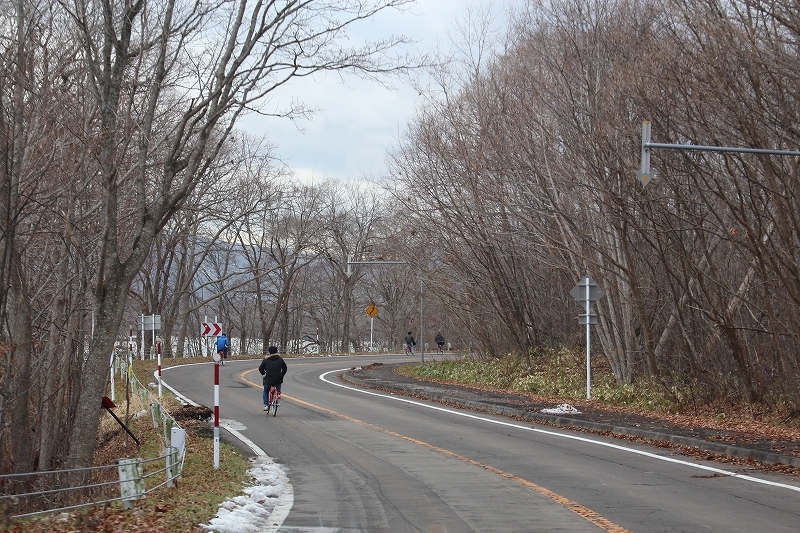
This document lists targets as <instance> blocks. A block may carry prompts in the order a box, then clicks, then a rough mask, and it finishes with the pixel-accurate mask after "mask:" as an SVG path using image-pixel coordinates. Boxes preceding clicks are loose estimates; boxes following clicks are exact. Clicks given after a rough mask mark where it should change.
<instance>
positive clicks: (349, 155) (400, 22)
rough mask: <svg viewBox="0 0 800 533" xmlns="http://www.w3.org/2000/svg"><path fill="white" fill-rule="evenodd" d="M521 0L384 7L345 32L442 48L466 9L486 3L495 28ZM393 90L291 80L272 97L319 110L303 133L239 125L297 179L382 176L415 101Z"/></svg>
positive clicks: (398, 85)
mask: <svg viewBox="0 0 800 533" xmlns="http://www.w3.org/2000/svg"><path fill="white" fill-rule="evenodd" d="M521 3H522V0H494V1H493V0H417V3H416V4H415V5H413V6H411V9H410V11H408V12H398V11H396V10H387V11H385V12H383V13H381V14H380V16H378V17H376V18H375V19H374V20H372V21H365V22H364V23H363V26H361V27H360V28H357V27H354V28H353V30H352V31H351V32H350V33H351V35H352V37H353V38H354V40H355V39H358V38H363V37H364V36H367V37H371V38H373V39H374V38H378V37H379V36H381V35H385V36H389V35H405V36H407V37H409V38H411V39H413V40H414V41H418V43H417V44H416V47H417V48H420V49H422V50H424V51H435V50H436V49H437V48H438V49H449V48H450V47H451V40H450V37H448V32H449V33H451V34H452V33H453V26H454V24H455V21H456V19H457V18H458V17H460V18H463V17H464V16H465V14H466V11H467V10H468V8H469V7H470V6H472V7H475V6H480V7H485V6H487V5H490V4H491V6H492V7H491V8H492V10H493V12H495V15H496V24H497V25H504V24H505V23H504V20H503V16H502V15H503V14H504V13H505V11H506V8H507V6H508V5H509V4H514V5H519V4H521ZM392 83H393V84H394V85H395V89H394V90H391V89H387V88H385V87H383V86H381V85H380V84H379V83H376V82H368V81H363V80H359V79H357V78H354V77H350V78H348V80H347V85H344V84H342V83H341V82H340V81H339V78H338V76H336V75H328V76H325V75H319V76H317V77H316V78H313V79H312V78H305V79H299V80H294V82H293V83H292V84H291V85H290V86H288V87H287V88H286V89H285V90H283V92H282V93H279V95H278V96H279V98H282V99H283V98H286V99H291V97H295V98H296V99H300V100H302V101H303V102H304V103H305V104H306V105H307V106H308V107H312V108H317V109H319V110H320V111H319V112H318V113H317V114H316V115H315V116H314V117H313V118H312V119H310V120H304V121H302V122H301V126H302V127H303V128H304V131H302V132H301V131H298V129H297V127H296V126H295V125H294V124H293V123H292V122H290V121H289V120H285V119H278V118H265V117H260V116H256V115H250V116H248V117H246V118H245V120H244V121H243V123H242V127H243V128H244V129H245V130H248V131H251V132H253V133H256V134H259V135H260V134H267V136H268V138H269V140H270V141H271V142H272V143H273V144H276V145H278V156H279V157H280V158H281V159H282V160H283V161H284V162H285V163H286V164H287V165H288V166H289V167H290V168H291V169H292V170H293V171H294V173H295V176H296V177H298V178H300V179H304V180H307V179H310V178H313V179H315V180H317V181H319V180H322V179H326V178H336V179H341V180H349V179H359V178H362V177H364V176H381V175H383V174H385V171H386V166H385V162H384V161H385V155H386V152H387V150H389V149H391V147H393V146H395V145H396V140H397V139H398V137H400V136H401V135H402V133H403V132H404V131H405V127H406V124H407V122H408V120H409V119H410V118H411V117H412V116H413V113H414V109H415V106H417V105H419V104H420V103H421V100H420V96H419V94H418V93H417V91H415V90H414V89H413V88H412V87H411V85H410V84H406V83H403V82H401V81H393V82H392Z"/></svg>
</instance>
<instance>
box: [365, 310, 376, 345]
mask: <svg viewBox="0 0 800 533" xmlns="http://www.w3.org/2000/svg"><path fill="white" fill-rule="evenodd" d="M364 312H365V313H367V316H369V351H372V331H373V329H374V326H375V317H376V316H378V308H377V307H375V304H369V306H368V307H367V308H366V309H364Z"/></svg>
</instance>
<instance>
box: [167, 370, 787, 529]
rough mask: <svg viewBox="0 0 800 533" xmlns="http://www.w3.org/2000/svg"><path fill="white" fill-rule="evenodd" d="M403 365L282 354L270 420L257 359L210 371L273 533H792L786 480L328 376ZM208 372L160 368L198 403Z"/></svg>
mask: <svg viewBox="0 0 800 533" xmlns="http://www.w3.org/2000/svg"><path fill="white" fill-rule="evenodd" d="M403 360H406V361H407V360H408V358H406V357H402V356H386V355H383V356H361V357H327V358H321V357H315V358H301V359H287V364H288V366H289V372H288V374H287V377H286V380H285V382H284V386H283V397H282V401H281V407H280V409H279V411H278V416H277V417H274V418H273V417H272V416H269V417H267V415H266V413H264V412H263V411H262V402H261V379H260V376H259V374H258V370H257V368H258V364H259V362H260V361H258V360H253V361H233V360H230V361H228V362H226V364H225V366H223V367H221V368H220V417H221V418H222V419H224V420H226V421H231V422H234V423H238V424H239V427H240V428H246V429H241V430H240V432H241V433H242V434H244V435H245V436H246V437H247V438H248V439H249V440H251V441H252V442H254V443H255V444H257V445H258V446H259V447H261V448H262V449H263V450H265V451H266V452H267V454H268V455H269V456H270V457H272V458H273V459H274V460H275V461H276V462H277V463H279V464H281V465H282V466H283V468H284V470H285V471H286V474H287V475H288V477H289V479H290V480H291V481H292V484H293V489H294V503H293V505H292V507H291V510H290V512H289V513H288V515H286V517H285V520H284V521H283V523H282V525H281V526H280V529H278V531H280V532H282V533H337V532H338V533H355V532H392V533H405V532H431V533H433V532H436V533H445V532H459V533H461V532H539V531H541V532H555V531H566V532H575V533H580V532H603V531H610V532H625V531H630V532H632V533H655V532H704V531H709V532H726V533H733V532H748V533H751V532H759V531H763V532H773V533H778V532H787V533H788V532H792V533H797V532H798V531H800V484H798V483H797V482H796V481H795V480H793V479H792V478H789V477H787V476H782V475H779V474H774V475H772V474H765V473H762V472H757V471H752V470H746V469H743V468H737V467H731V466H725V465H720V464H717V463H712V462H703V461H696V460H692V459H688V458H686V457H683V456H680V455H676V454H674V452H672V451H671V450H669V449H660V448H653V447H648V446H644V445H638V444H631V443H628V442H625V441H620V440H615V439H612V438H606V437H598V436H596V435H590V434H585V433H580V432H570V431H561V430H558V429H553V428H550V427H546V426H536V425H532V424H530V423H523V422H517V421H515V420H513V419H508V418H503V417H499V416H492V415H486V414H483V413H477V412H473V411H469V410H462V409H456V408H450V407H446V406H443V405H440V404H436V403H432V402H425V401H421V400H416V399H413V398H405V397H401V396H395V395H390V394H385V393H378V392H375V391H367V390H358V389H356V388H354V387H352V386H351V385H348V384H346V383H343V382H341V381H340V380H339V379H338V377H337V376H338V375H339V374H340V373H341V371H344V370H346V369H349V368H352V367H354V366H366V365H368V364H370V363H372V362H383V363H390V362H397V361H403ZM213 376H214V373H213V366H212V364H210V363H206V364H199V365H191V366H177V367H173V368H169V369H166V370H165V371H164V373H163V379H164V380H165V382H167V383H168V384H169V385H170V386H171V387H173V388H174V389H176V390H177V391H178V392H180V393H181V394H183V395H185V396H187V397H188V398H190V399H192V400H193V401H195V402H197V403H200V404H203V405H206V406H209V407H213V406H214V388H213V383H214V378H213ZM228 440H233V439H232V438H231V439H228ZM222 466H223V467H224V465H222Z"/></svg>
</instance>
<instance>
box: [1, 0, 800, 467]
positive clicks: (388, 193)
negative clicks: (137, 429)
mask: <svg viewBox="0 0 800 533" xmlns="http://www.w3.org/2000/svg"><path fill="white" fill-rule="evenodd" d="M404 3H405V2H392V1H382V2H358V1H355V0H351V1H342V2H327V3H325V6H326V9H325V10H323V11H315V10H314V9H312V8H309V6H313V5H315V2H291V1H286V2H279V3H276V4H275V5H276V6H278V7H275V6H272V7H270V8H264V7H260V4H258V5H256V6H255V7H254V6H250V5H249V4H248V3H247V2H240V3H236V4H234V3H230V2H218V3H215V2H212V3H206V2H200V3H195V2H187V3H182V2H177V1H175V2H171V1H161V2H147V1H145V0H138V1H131V0H128V1H126V2H123V3H113V2H109V1H97V2H95V1H90V0H62V1H60V2H57V3H55V4H53V3H46V2H41V3H40V2H37V1H32V0H27V1H26V0H16V1H13V2H6V3H4V4H2V6H3V9H2V11H1V12H0V18H1V19H2V24H3V26H4V28H6V30H7V31H5V32H3V37H2V41H0V43H1V44H2V53H1V55H0V88H2V91H1V93H0V94H1V95H2V96H1V98H2V100H0V156H2V161H3V165H2V167H1V168H2V174H0V184H1V185H0V230H2V232H1V233H0V252H1V253H2V262H0V325H1V326H2V330H0V331H1V332H2V350H0V356H1V357H0V471H1V472H14V471H16V472H21V471H32V470H49V469H52V468H57V467H60V466H64V465H85V464H89V463H90V462H91V456H92V453H93V449H94V446H93V444H92V443H93V442H94V440H95V435H96V428H97V423H98V420H99V413H100V401H99V399H100V398H101V397H102V396H103V395H104V394H105V391H106V387H107V383H108V366H109V358H110V355H111V354H112V352H113V351H114V347H115V343H121V344H122V345H123V346H125V347H126V348H127V341H128V334H129V330H130V329H133V330H134V331H135V332H137V333H138V320H139V318H138V317H139V316H140V315H142V314H145V315H149V314H158V315H161V316H162V330H161V331H160V332H159V337H160V340H161V343H162V345H163V349H164V356H166V357H194V356H199V355H202V354H203V341H202V339H201V338H200V336H199V325H200V322H201V321H204V319H205V318H206V317H208V318H215V317H216V318H218V319H219V321H221V322H222V323H223V325H224V327H225V329H226V332H227V333H228V336H229V337H230V338H231V339H232V340H233V349H234V352H235V353H251V354H259V353H264V351H265V349H266V347H267V346H268V345H269V344H277V345H279V346H280V347H281V349H282V350H283V351H286V352H297V351H303V350H305V349H308V348H310V347H313V349H315V350H316V349H318V350H320V351H322V352H341V351H349V350H356V351H366V350H368V349H370V348H371V347H370V346H369V340H370V322H369V318H368V317H367V316H366V315H365V313H364V308H365V307H366V306H367V305H369V304H372V303H374V304H375V305H376V306H377V307H378V308H379V309H380V312H379V314H378V316H377V318H376V319H375V324H374V328H375V330H374V333H375V335H374V340H375V342H374V346H372V348H373V349H376V350H392V349H397V348H398V347H399V345H400V340H401V339H402V336H403V333H404V332H405V331H407V330H409V329H412V330H414V332H415V333H418V332H419V331H420V327H421V326H423V325H424V328H425V334H426V335H425V337H426V338H425V340H427V341H428V342H429V343H430V342H431V341H432V338H433V336H434V335H435V333H436V331H437V330H439V329H441V330H442V331H443V332H444V334H445V336H446V337H447V340H448V341H449V342H451V343H452V345H453V348H454V349H456V350H458V351H460V352H463V353H471V354H474V355H476V356H479V357H496V356H502V355H504V354H507V353H515V354H518V355H520V356H523V357H527V358H528V362H529V366H531V367H534V366H535V365H536V363H537V357H538V356H539V354H540V353H542V350H543V349H544V348H548V347H556V346H569V347H574V348H579V347H580V346H582V343H583V342H584V341H583V339H582V333H583V330H582V328H580V327H579V326H578V323H577V315H578V314H579V313H580V312H582V311H581V310H580V309H579V306H578V303H577V302H575V301H573V300H572V298H571V297H570V296H569V290H570V289H571V288H572V287H573V286H574V285H575V284H576V283H577V282H578V281H579V280H580V279H581V278H582V277H584V276H586V275H589V276H591V277H592V278H593V279H595V280H596V281H597V282H598V283H599V284H600V285H601V286H602V288H603V290H604V291H605V297H604V298H603V299H602V300H601V301H599V302H598V304H597V306H596V308H595V309H596V312H597V314H598V319H599V323H598V326H597V327H595V328H593V329H592V331H593V335H595V336H596V340H594V341H593V348H594V350H595V351H594V353H595V357H602V358H604V359H605V360H606V361H607V362H608V365H609V366H610V367H611V369H612V371H613V373H614V376H615V378H616V380H617V382H618V383H620V384H625V383H630V382H632V381H634V380H637V379H649V380H652V381H653V382H654V383H658V384H660V386H662V387H663V388H664V390H665V391H666V392H668V393H669V394H672V395H674V396H675V397H676V398H677V399H681V400H684V401H686V400H687V398H689V397H690V398H689V399H691V400H693V401H705V400H707V399H730V400H731V401H746V402H751V403H753V404H758V405H763V406H765V407H766V408H769V407H770V406H781V407H782V408H787V407H788V408H789V411H791V412H794V413H800V365H799V359H798V356H797V353H800V338H798V335H800V330H799V329H798V328H799V327H800V311H799V310H798V309H800V308H799V307H798V304H800V210H799V209H798V205H797V201H798V200H797V198H798V197H800V196H799V195H798V194H796V189H797V188H798V185H797V184H796V183H795V182H796V181H797V180H798V177H800V176H798V172H799V171H800V167H799V166H798V163H799V162H798V160H797V158H796V157H781V156H774V155H753V154H737V153H728V154H720V153H710V152H695V151H693V152H688V151H684V152H681V151H666V150H662V151H659V150H657V149H654V150H653V152H652V163H651V164H652V167H653V168H654V169H656V171H657V173H656V176H655V177H654V178H653V180H652V181H651V182H650V183H649V185H647V187H643V186H642V184H641V183H640V182H639V180H638V179H637V176H636V170H637V168H638V167H639V154H640V146H641V125H642V122H643V121H645V120H649V121H651V122H652V135H653V140H654V142H659V143H677V144H697V145H710V146H731V147H753V148H772V149H786V150H797V149H798V148H800V142H798V141H799V140H800V132H798V129H797V128H798V124H800V120H798V118H800V117H798V114H799V113H800V106H798V104H799V103H800V98H798V97H799V96H800V94H798V92H800V83H798V82H799V81H800V79H799V78H800V68H798V67H800V5H798V3H797V2H796V1H789V2H785V1H731V0H726V1H720V0H699V1H691V2H690V1H688V0H667V1H666V2H665V1H655V0H628V1H626V0H596V1H593V0H553V1H539V0H529V1H528V2H527V3H526V4H525V9H523V10H522V11H520V12H518V13H515V14H514V16H512V17H509V20H511V21H512V22H511V26H510V27H508V28H506V31H505V32H504V33H503V34H502V35H490V34H489V33H487V30H486V28H488V27H489V25H487V24H485V22H486V20H485V17H486V15H476V14H473V18H472V19H470V20H467V21H465V23H464V25H463V27H461V34H462V39H463V42H462V43H461V46H459V48H458V49H459V50H461V52H462V53H461V55H460V56H458V57H455V58H447V61H441V62H438V66H435V67H432V68H431V70H430V80H432V82H433V83H432V84H431V85H429V86H427V87H426V88H424V89H421V90H423V91H424V92H425V96H426V101H425V105H424V106H421V107H420V108H419V110H418V112H417V114H416V115H415V116H414V117H413V118H411V119H410V121H409V124H408V128H407V131H406V132H405V134H404V135H403V136H402V138H401V139H400V141H399V144H398V146H396V147H395V148H394V149H393V150H392V151H391V152H390V153H389V155H388V159H389V163H390V165H389V172H388V175H386V176H381V177H380V178H381V179H380V180H376V182H375V183H362V182H353V183H340V182H336V181H319V182H315V183H305V182H299V181H297V180H295V179H294V178H292V175H291V169H289V168H286V167H285V166H284V165H283V164H281V163H280V154H279V152H278V148H276V147H275V146H274V145H273V144H270V139H269V138H268V136H267V139H266V140H265V139H257V138H253V137H252V136H249V135H246V134H244V133H242V132H241V131H239V130H237V128H236V124H237V121H238V119H239V118H240V117H241V116H242V114H243V113H246V112H254V111H255V112H262V113H264V114H283V115H287V116H294V117H298V118H299V117H301V116H303V115H305V114H306V113H307V110H306V108H304V107H291V108H290V109H284V110H282V111H281V112H280V113H278V112H276V111H268V110H265V109H262V108H259V102H263V97H264V96H266V95H269V94H270V92H271V91H272V90H273V89H274V88H276V87H279V86H281V85H283V84H285V83H288V82H289V81H290V80H291V79H292V78H301V77H303V76H306V75H308V74H309V73H311V72H314V71H318V70H339V69H349V70H354V71H357V72H360V73H362V74H363V75H367V76H379V75H383V74H387V73H391V72H395V71H403V70H405V69H406V68H408V67H411V66H414V65H412V64H411V63H410V61H409V60H408V59H405V58H401V57H396V56H394V55H392V54H393V50H395V47H396V45H398V44H401V43H402V40H401V39H395V38H393V37H390V36H387V37H386V40H385V41H382V42H377V43H372V44H371V45H365V48H358V49H350V48H347V47H345V46H344V45H343V43H342V41H340V40H339V38H340V37H341V36H342V33H341V32H342V31H344V30H345V29H346V27H347V26H348V24H350V23H355V22H358V21H359V20H361V19H363V18H368V17H369V16H370V14H371V13H373V12H374V11H375V10H380V9H384V8H387V7H392V6H396V5H402V4H404ZM273 9H277V11H271V10H273ZM482 17H484V18H482ZM312 50H314V52H311V51H312ZM797 192H800V191H797ZM348 257H352V258H354V259H356V260H360V261H372V262H375V263H377V262H380V261H392V262H397V261H407V262H408V264H407V265H397V264H387V265H384V266H381V265H377V264H372V265H365V264H358V265H352V268H351V270H352V274H350V275H348V265H347V258H348ZM421 289H422V290H423V291H424V292H423V293H422V294H421V292H420V291H421ZM421 302H423V303H424V306H423V308H422V309H421V308H420V303H421ZM421 319H422V321H423V324H421V323H420V320H421ZM317 341H318V344H317Z"/></svg>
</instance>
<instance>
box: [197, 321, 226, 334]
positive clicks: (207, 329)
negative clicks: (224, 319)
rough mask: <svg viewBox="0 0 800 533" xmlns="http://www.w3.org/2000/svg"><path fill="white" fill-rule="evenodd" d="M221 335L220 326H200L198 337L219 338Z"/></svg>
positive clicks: (204, 324) (203, 324)
mask: <svg viewBox="0 0 800 533" xmlns="http://www.w3.org/2000/svg"><path fill="white" fill-rule="evenodd" d="M220 333H222V324H206V323H205V322H203V323H202V324H200V335H201V336H203V337H209V336H211V337H219V334H220Z"/></svg>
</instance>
